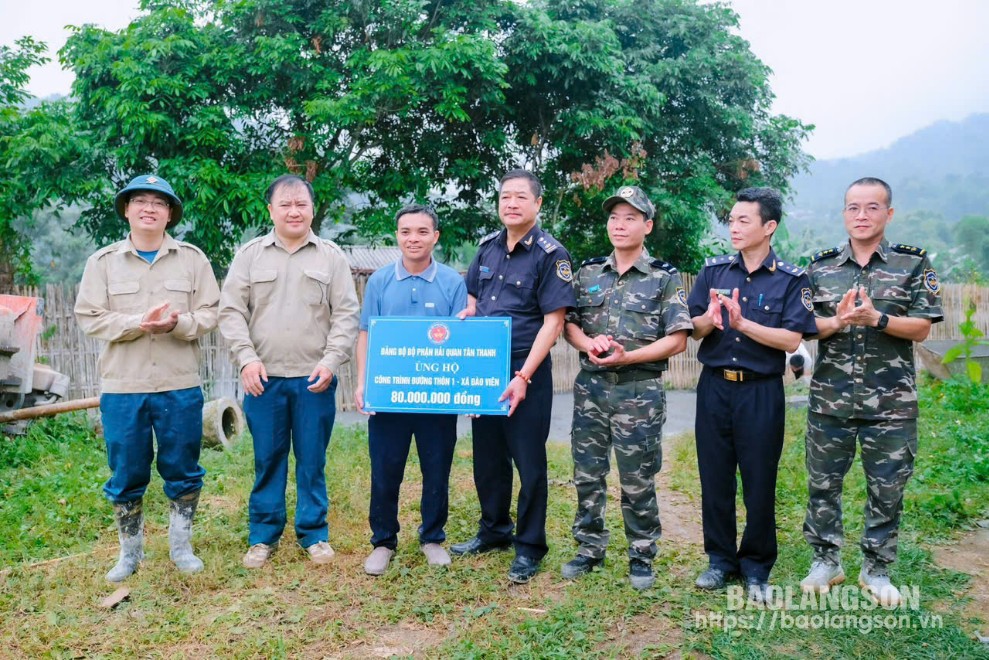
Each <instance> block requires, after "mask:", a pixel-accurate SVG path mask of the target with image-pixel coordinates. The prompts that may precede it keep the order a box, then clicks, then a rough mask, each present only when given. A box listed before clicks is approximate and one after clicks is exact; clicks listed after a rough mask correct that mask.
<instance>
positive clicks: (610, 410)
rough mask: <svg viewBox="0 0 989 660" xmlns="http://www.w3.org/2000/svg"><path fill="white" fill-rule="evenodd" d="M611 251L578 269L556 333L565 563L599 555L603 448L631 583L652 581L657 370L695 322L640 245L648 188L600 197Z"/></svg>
mask: <svg viewBox="0 0 989 660" xmlns="http://www.w3.org/2000/svg"><path fill="white" fill-rule="evenodd" d="M604 210H605V212H606V213H608V214H609V215H608V238H609V239H610V240H611V244H612V245H613V246H614V251H613V252H612V253H611V256H608V257H599V258H597V259H589V260H588V261H585V262H584V264H583V265H582V266H581V269H580V270H579V271H578V272H577V277H576V283H575V292H576V294H577V308H576V309H575V310H572V311H571V312H569V313H568V315H567V322H566V326H565V329H564V336H565V337H566V339H567V341H568V342H570V344H571V345H572V346H573V347H574V348H576V349H577V350H579V351H580V366H581V370H580V373H579V374H578V375H577V380H576V382H575V383H574V412H573V431H572V434H573V439H572V451H573V461H574V485H575V486H576V488H577V515H576V516H575V518H574V524H573V535H574V538H575V539H576V540H577V543H579V544H580V549H579V550H578V554H577V557H576V558H574V559H573V560H572V561H570V562H568V563H567V564H565V565H564V566H563V576H564V577H567V578H575V577H578V576H580V575H583V574H584V573H587V572H589V571H591V570H592V569H593V568H594V567H595V566H598V565H600V564H601V563H602V562H603V561H604V555H605V549H606V548H607V546H608V536H609V534H608V529H607V528H606V527H605V525H604V509H605V500H606V497H607V483H606V477H607V476H608V471H609V467H610V466H609V452H610V451H611V447H612V445H614V447H615V459H616V461H617V463H618V474H619V477H620V479H621V487H622V516H623V518H624V520H625V537H626V538H627V539H628V542H629V548H628V556H629V579H630V580H631V583H632V586H633V587H635V588H636V589H648V588H649V587H651V586H652V584H653V580H654V578H653V572H652V560H653V558H654V557H655V556H656V540H657V539H658V538H659V537H660V532H661V527H660V522H659V507H658V505H657V502H656V482H655V475H656V473H657V472H659V468H660V466H661V464H662V448H661V444H660V441H661V440H662V435H663V422H664V421H665V420H666V393H665V392H664V391H663V381H662V375H663V371H665V370H666V366H667V360H669V358H670V356H673V355H676V354H677V353H680V352H682V351H683V350H684V349H685V348H686V347H687V332H689V331H690V330H692V329H693V325H692V324H691V321H690V314H689V313H688V312H687V297H686V294H685V292H684V289H683V283H682V281H681V279H680V275H679V273H677V270H676V269H675V268H674V267H673V266H671V265H670V264H668V263H666V262H664V261H660V260H659V259H652V258H650V257H649V254H648V252H646V250H645V249H644V247H643V245H644V242H645V237H646V234H648V233H650V232H651V231H652V227H653V217H654V216H655V214H656V211H655V208H654V207H653V205H652V202H650V201H649V198H648V197H647V196H646V194H645V193H644V192H643V191H642V190H641V189H640V188H637V187H635V186H626V187H624V188H622V189H621V190H620V191H618V193H617V194H616V195H614V196H612V197H609V198H608V199H607V200H606V201H605V202H604Z"/></svg>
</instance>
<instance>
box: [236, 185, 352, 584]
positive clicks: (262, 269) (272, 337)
mask: <svg viewBox="0 0 989 660" xmlns="http://www.w3.org/2000/svg"><path fill="white" fill-rule="evenodd" d="M265 198H266V199H267V201H268V212H269V213H270V214H271V219H272V222H273V223H274V230H273V231H272V232H271V233H269V234H267V235H265V236H262V237H260V238H257V239H254V240H253V241H250V242H249V243H247V244H246V245H245V246H243V247H242V248H241V249H240V250H239V251H238V252H237V255H236V256H235V257H234V260H233V263H232V264H231V266H230V272H229V273H228V274H227V279H226V281H225V282H224V284H223V293H222V296H221V301H220V332H221V333H222V334H223V337H224V339H226V341H227V343H228V344H229V345H230V353H231V356H232V359H233V360H234V362H235V364H237V365H238V366H239V367H240V376H241V382H242V384H243V386H244V390H245V396H244V413H245V415H246V417H247V424H248V426H249V427H250V429H251V436H252V437H253V439H254V472H255V480H254V488H253V490H252V491H251V500H250V507H249V509H250V512H249V513H250V532H249V539H248V541H249V544H250V549H249V550H248V552H247V554H246V555H245V556H244V566H246V567H248V568H260V567H262V566H264V564H265V563H266V562H267V561H268V558H269V557H270V556H271V553H272V552H273V551H274V549H275V547H276V546H277V544H278V541H279V539H280V538H281V535H282V531H283V530H284V528H285V522H286V518H287V515H286V511H285V488H286V485H287V480H288V453H289V448H290V446H292V448H293V450H294V453H295V459H296V466H295V481H296V489H297V494H298V497H297V504H296V511H295V532H296V536H297V537H298V540H299V545H301V546H302V547H303V548H305V549H306V550H307V552H308V553H309V556H310V558H311V559H312V560H313V562H315V563H317V564H325V563H327V562H329V561H330V559H332V557H333V549H332V548H331V547H330V545H329V542H328V541H329V529H328V527H327V524H326V512H327V509H328V506H329V502H328V498H327V495H326V476H325V474H324V468H325V466H326V448H327V446H328V445H329V442H330V434H331V432H332V431H333V420H334V417H335V416H336V403H335V398H334V395H335V392H336V386H337V379H336V376H335V374H336V372H337V371H338V370H339V369H340V366H341V365H342V364H343V363H344V362H346V361H347V360H348V359H350V356H351V353H352V352H353V347H354V341H355V340H356V338H357V320H358V315H359V312H360V307H359V305H358V303H357V292H356V291H355V290H354V280H353V277H352V276H351V274H350V267H349V265H348V264H347V259H346V257H345V256H344V254H343V252H342V251H341V250H340V248H338V247H337V246H336V245H335V244H334V243H332V242H331V241H326V240H323V239H320V238H319V237H317V236H316V235H315V234H314V233H313V232H312V229H311V227H312V220H313V208H314V200H313V191H312V186H311V185H310V184H309V182H308V181H306V180H305V179H303V178H301V177H297V176H292V175H285V176H281V177H279V178H277V179H275V181H274V182H273V183H272V184H271V186H270V187H269V188H268V191H267V193H266V194H265Z"/></svg>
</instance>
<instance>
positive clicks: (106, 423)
mask: <svg viewBox="0 0 989 660" xmlns="http://www.w3.org/2000/svg"><path fill="white" fill-rule="evenodd" d="M100 415H101V417H102V419H103V439H104V440H106V455H107V462H108V463H109V464H110V471H111V472H112V474H111V475H110V478H109V479H108V480H107V482H106V483H105V484H104V485H103V492H104V493H105V494H106V497H107V499H108V500H110V501H111V502H113V503H114V504H123V503H125V502H133V501H134V500H137V499H140V498H141V497H143V496H144V491H146V490H147V488H148V483H150V482H151V461H152V460H154V458H155V447H154V441H153V440H152V432H153V434H154V435H153V437H154V439H156V440H157V442H158V462H157V465H158V474H160V475H161V478H162V479H163V480H164V482H165V495H166V496H168V498H169V499H172V500H174V499H177V498H179V497H181V496H183V495H185V494H187V493H192V492H195V491H197V490H200V489H202V487H203V476H204V475H205V474H206V470H204V469H203V468H202V466H200V465H199V450H200V448H201V447H202V441H203V391H202V390H201V389H199V388H198V387H190V388H187V389H182V390H169V391H167V392H148V393H139V394H111V393H107V394H103V395H101V396H100Z"/></svg>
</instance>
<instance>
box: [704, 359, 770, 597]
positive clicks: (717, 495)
mask: <svg viewBox="0 0 989 660" xmlns="http://www.w3.org/2000/svg"><path fill="white" fill-rule="evenodd" d="M785 412H786V400H785V397H784V394H783V378H782V376H778V377H773V378H764V379H762V380H754V381H751V382H731V381H727V380H725V379H724V378H722V377H721V376H719V375H717V372H715V371H714V370H712V369H708V368H705V369H704V371H702V372H701V377H700V380H699V381H698V383H697V417H696V420H695V422H694V429H695V432H696V433H695V435H696V440H697V468H698V471H699V472H700V477H701V516H702V519H703V522H704V552H706V553H707V556H708V559H709V561H710V565H711V566H712V567H714V568H719V569H721V570H723V571H725V572H729V573H737V572H741V574H742V575H743V576H745V577H753V578H758V579H760V580H768V579H769V573H770V571H771V570H772V569H773V565H774V564H775V563H776V554H777V545H776V469H777V467H778V466H779V462H780V454H781V453H782V452H783V432H784V428H783V422H784V415H785ZM736 469H737V470H738V472H739V473H740V474H741V475H742V500H743V501H744V503H745V512H746V516H745V530H744V531H743V532H742V540H741V542H740V543H739V545H738V546H737V549H736V545H735V541H736V538H737V537H736V529H735V496H736V492H737V489H738V484H737V482H736V480H735V471H736Z"/></svg>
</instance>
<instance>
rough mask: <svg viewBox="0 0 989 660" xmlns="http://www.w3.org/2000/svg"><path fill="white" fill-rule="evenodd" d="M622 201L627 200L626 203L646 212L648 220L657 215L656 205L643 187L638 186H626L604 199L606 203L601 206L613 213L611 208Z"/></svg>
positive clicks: (606, 211) (605, 210)
mask: <svg viewBox="0 0 989 660" xmlns="http://www.w3.org/2000/svg"><path fill="white" fill-rule="evenodd" d="M620 202H625V203H626V204H631V205H632V206H633V207H634V208H637V209H639V210H640V211H642V212H643V213H645V214H646V220H652V219H653V218H654V217H655V216H656V207H655V206H653V205H652V202H650V201H649V197H648V196H646V193H645V192H643V190H642V188H640V187H638V186H624V187H622V188H621V189H620V190H619V191H618V192H617V193H615V194H614V195H612V196H611V197H609V198H608V199H606V200H604V204H602V205H601V208H603V209H604V212H605V213H611V209H613V208H614V207H615V204H618V203H620Z"/></svg>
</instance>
